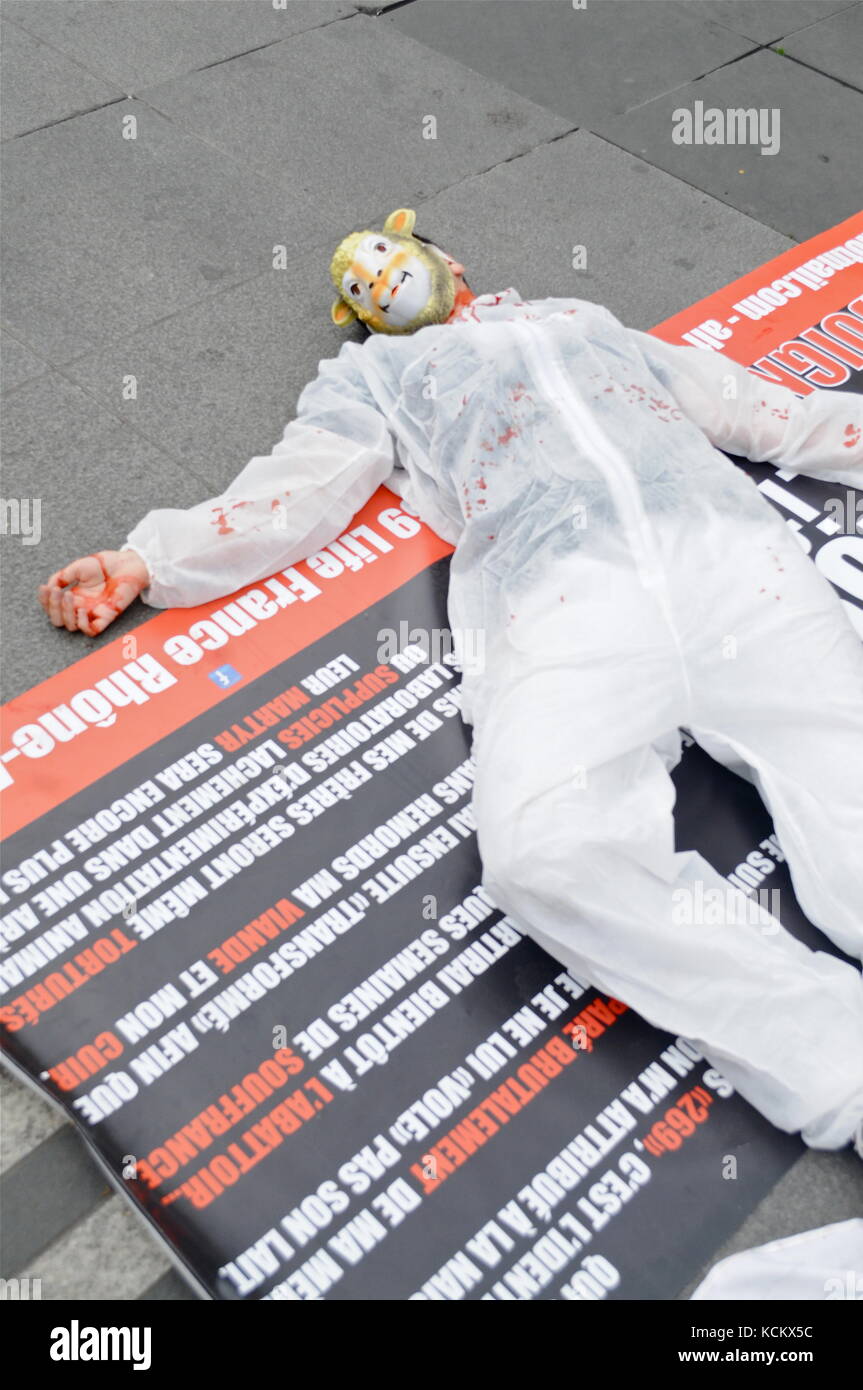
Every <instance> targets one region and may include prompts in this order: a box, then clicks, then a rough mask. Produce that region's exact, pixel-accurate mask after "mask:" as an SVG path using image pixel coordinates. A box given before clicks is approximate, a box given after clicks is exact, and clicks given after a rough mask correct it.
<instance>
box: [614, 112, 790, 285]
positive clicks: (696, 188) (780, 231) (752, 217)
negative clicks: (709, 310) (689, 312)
mask: <svg viewBox="0 0 863 1390" xmlns="http://www.w3.org/2000/svg"><path fill="white" fill-rule="evenodd" d="M590 134H591V135H592V136H593V137H594V139H596V140H604V141H605V142H606V143H607V144H609V145H613V146H614V148H615V149H616V150H620V151H621V153H623V154H628V155H629V156H630V158H631V159H640V160H641V161H642V163H643V164H647V165H648V166H649V168H651V169H655V170H656V172H657V173H658V174H664V175H665V176H666V178H669V179H675V180H676V182H677V183H683V184H685V185H686V187H687V188H691V189H692V190H693V192H695V193H700V194H701V197H702V198H705V199H709V200H711V201H712V202H715V203H721V204H722V206H723V207H725V208H730V209H731V211H732V212H736V213H737V215H738V217H745V218H747V220H748V221H750V222H755V223H757V225H758V226H759V227H764V228H766V229H767V231H768V232H776V234H777V235H778V236H784V237H786V238H787V240H788V241H789V242H791V245H790V246H787V247H786V248H785V250H786V251H791V250H793V248H794V247H795V246H799V245H800V239H799V237H796V236H795V235H794V233H793V232H788V231H786V230H785V228H784V227H775V226H774V225H773V223H772V222H765V220H764V218H763V217H762V216H761V214H760V213H758V214H757V215H756V214H755V213H752V212H745V211H744V210H743V208H739V207H737V205H736V204H735V203H729V202H728V201H727V200H726V199H725V198H720V197H719V194H718V193H711V192H709V190H708V189H706V188H702V187H701V185H700V184H697V183H690V181H689V179H684V178H682V177H681V175H680V174H672V173H671V171H670V170H668V169H663V168H662V166H661V165H660V164H651V163H650V160H648V159H644V157H643V156H642V155H640V154H634V153H633V151H632V150H630V149H629V148H628V147H627V146H626V145H618V143H617V141H616V140H614V139H612V137H611V136H610V135H608V134H602V135H600V134H599V133H598V132H597V131H593V130H592V131H590ZM808 239H809V238H808V237H807V238H806V240H808ZM777 254H781V253H779V252H777ZM758 268H759V267H758V265H754V266H753V267H752V269H753V270H757V269H758ZM717 288H718V289H721V288H722V286H717ZM688 307H690V306H689V305H686V304H684V305H682V306H681V308H682V309H686V308H688Z"/></svg>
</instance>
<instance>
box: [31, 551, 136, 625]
mask: <svg viewBox="0 0 863 1390" xmlns="http://www.w3.org/2000/svg"><path fill="white" fill-rule="evenodd" d="M149 583H150V574H149V571H148V569H147V566H146V565H145V564H144V561H143V560H142V559H141V556H140V555H138V553H137V552H136V551H134V550H100V551H97V552H96V554H95V555H84V556H82V558H81V559H80V560H73V561H72V563H71V564H70V565H66V566H65V568H64V569H61V570H57V572H56V573H55V574H52V575H51V577H50V579H49V580H48V581H47V583H45V584H40V585H39V591H38V593H39V602H40V603H41V605H42V607H43V608H44V609H45V612H46V613H47V614H48V617H49V618H50V619H51V622H52V623H53V624H54V626H55V627H65V628H68V630H69V631H70V632H83V633H85V634H86V636H88V637H96V636H97V635H98V634H99V633H100V632H104V630H105V628H106V627H107V626H108V624H109V623H112V622H113V621H114V619H115V618H116V617H117V615H118V614H119V613H122V612H123V611H124V609H126V608H128V607H129V604H130V603H133V602H134V600H135V599H136V598H137V597H138V595H139V594H140V593H141V592H142V590H143V589H146V588H147V586H148V585H149Z"/></svg>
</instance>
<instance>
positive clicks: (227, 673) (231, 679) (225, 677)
mask: <svg viewBox="0 0 863 1390" xmlns="http://www.w3.org/2000/svg"><path fill="white" fill-rule="evenodd" d="M242 679H243V677H242V676H241V675H240V673H239V671H235V670H234V668H233V666H220V667H219V668H218V670H216V671H211V672H210V680H211V681H213V683H214V684H215V685H218V686H219V687H220V689H222V690H227V688H228V686H229V685H236V684H237V681H241V680H242Z"/></svg>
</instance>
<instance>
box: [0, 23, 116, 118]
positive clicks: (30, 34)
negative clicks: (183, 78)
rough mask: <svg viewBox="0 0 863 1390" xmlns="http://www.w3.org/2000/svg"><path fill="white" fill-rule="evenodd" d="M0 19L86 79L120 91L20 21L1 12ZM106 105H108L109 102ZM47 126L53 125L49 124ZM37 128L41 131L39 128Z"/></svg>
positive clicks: (101, 75) (113, 79)
mask: <svg viewBox="0 0 863 1390" xmlns="http://www.w3.org/2000/svg"><path fill="white" fill-rule="evenodd" d="M0 18H2V19H3V22H4V23H5V24H11V25H12V26H13V28H15V29H18V30H20V32H21V33H22V34H26V35H27V37H28V38H29V39H32V40H33V42H34V43H36V44H42V45H43V46H44V47H45V48H50V50H51V52H52V53H57V54H58V55H59V56H60V57H61V58H62V59H64V61H65V62H67V63H71V64H72V66H73V67H76V68H80V69H81V71H82V72H86V73H87V76H88V77H93V78H95V80H96V81H97V82H105V83H108V84H110V86H112V87H118V88H120V89H121V90H122V84H121V83H120V82H118V81H117V80H116V78H114V77H105V76H104V75H103V74H102V73H101V72H94V70H93V69H92V68H88V67H87V65H86V64H85V63H82V62H81V61H80V59H78V58H73V57H72V56H71V54H69V53H67V52H66V50H65V49H64V48H58V47H57V45H56V44H54V43H52V42H51V40H50V39H45V38H43V37H42V35H41V34H34V33H33V30H32V29H29V28H28V27H27V25H26V24H22V23H21V20H20V19H9V18H7V16H6V15H4V14H3V12H2V10H0ZM115 100H116V101H119V100H120V98H119V97H116V98H115ZM106 104H107V105H110V102H109V103H106ZM93 109H94V110H96V109H98V108H96V107H94V108H93ZM79 114H83V113H79ZM62 119H64V120H70V119H71V117H63V118H62ZM49 124H54V123H53V122H49ZM38 128H39V129H42V127H41V126H40V127H38Z"/></svg>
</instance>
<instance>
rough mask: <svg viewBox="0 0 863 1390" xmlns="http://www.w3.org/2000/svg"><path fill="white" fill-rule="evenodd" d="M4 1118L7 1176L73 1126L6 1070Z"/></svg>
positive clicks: (0, 1110)
mask: <svg viewBox="0 0 863 1390" xmlns="http://www.w3.org/2000/svg"><path fill="white" fill-rule="evenodd" d="M0 1114H2V1117H3V1123H2V1125H0V1173H6V1172H7V1171H8V1170H9V1169H10V1168H11V1167H12V1166H13V1165H14V1164H16V1163H17V1162H18V1161H19V1160H20V1159H22V1158H25V1157H26V1156H27V1154H28V1153H30V1151H31V1149H35V1147H36V1145H37V1144H41V1143H42V1141H43V1140H44V1139H48V1138H49V1137H50V1136H51V1135H52V1134H54V1133H56V1131H57V1130H58V1129H62V1128H63V1127H64V1126H69V1125H70V1122H69V1121H68V1120H66V1119H64V1118H63V1115H62V1114H61V1113H60V1111H59V1109H58V1108H57V1107H56V1106H54V1105H49V1104H48V1102H47V1101H46V1100H43V1099H42V1097H41V1096H40V1095H37V1093H36V1091H35V1090H34V1089H33V1087H32V1086H25V1085H24V1083H23V1082H22V1081H19V1080H18V1078H17V1077H15V1076H12V1075H10V1073H9V1072H8V1071H6V1070H5V1068H0Z"/></svg>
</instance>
